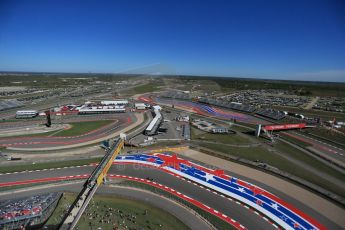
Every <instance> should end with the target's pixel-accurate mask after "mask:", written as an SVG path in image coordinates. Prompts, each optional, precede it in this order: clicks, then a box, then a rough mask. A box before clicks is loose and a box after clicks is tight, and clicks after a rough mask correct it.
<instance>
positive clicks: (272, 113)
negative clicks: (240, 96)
mask: <svg viewBox="0 0 345 230" xmlns="http://www.w3.org/2000/svg"><path fill="white" fill-rule="evenodd" d="M256 114H258V115H260V116H263V117H267V118H271V119H274V120H281V119H283V118H284V117H285V116H286V114H285V113H284V112H282V111H278V110H274V109H270V108H266V109H260V110H258V111H256Z"/></svg>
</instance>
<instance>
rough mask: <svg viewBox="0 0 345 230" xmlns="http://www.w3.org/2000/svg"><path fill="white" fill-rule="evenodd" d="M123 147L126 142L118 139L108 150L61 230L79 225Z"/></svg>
mask: <svg viewBox="0 0 345 230" xmlns="http://www.w3.org/2000/svg"><path fill="white" fill-rule="evenodd" d="M123 146H124V140H123V139H117V140H116V141H115V142H114V143H113V145H112V146H111V147H110V148H108V149H107V152H106V154H105V156H104V157H103V158H102V160H101V162H100V163H99V164H98V166H97V167H96V168H95V170H94V171H93V172H92V173H91V175H90V177H89V178H88V179H87V181H86V182H85V184H84V186H83V189H82V190H81V192H80V193H79V195H78V196H77V198H76V199H75V201H74V202H73V204H72V205H71V207H70V209H69V210H68V212H67V214H66V215H65V216H64V219H63V221H62V223H61V224H60V228H59V229H60V230H67V229H68V230H69V229H73V228H74V227H75V226H76V225H77V223H78V221H79V219H80V217H81V215H82V214H83V212H84V211H85V209H86V207H87V205H88V204H89V202H90V200H91V199H92V197H93V195H94V194H95V192H96V191H97V188H98V187H99V186H100V185H101V184H102V183H103V181H104V179H105V176H106V175H107V173H108V170H109V168H110V167H111V165H112V163H113V161H114V159H115V157H116V156H117V155H118V154H119V152H120V151H121V149H122V148H123Z"/></svg>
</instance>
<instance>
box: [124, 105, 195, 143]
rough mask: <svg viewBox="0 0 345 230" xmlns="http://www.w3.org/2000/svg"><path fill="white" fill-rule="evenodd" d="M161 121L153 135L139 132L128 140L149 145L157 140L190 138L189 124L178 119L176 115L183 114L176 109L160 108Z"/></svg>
mask: <svg viewBox="0 0 345 230" xmlns="http://www.w3.org/2000/svg"><path fill="white" fill-rule="evenodd" d="M161 114H162V115H163V122H162V123H161V125H160V127H159V129H158V132H157V134H156V135H153V136H145V135H144V134H139V135H137V136H136V137H134V138H133V139H131V140H130V142H131V143H132V144H134V145H141V146H145V145H150V144H153V143H156V142H157V141H176V140H188V139H190V126H189V122H185V121H178V120H176V119H177V117H181V116H185V115H186V114H181V113H179V112H177V111H173V110H166V109H165V108H163V109H162V111H161Z"/></svg>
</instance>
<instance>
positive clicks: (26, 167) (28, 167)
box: [0, 158, 101, 173]
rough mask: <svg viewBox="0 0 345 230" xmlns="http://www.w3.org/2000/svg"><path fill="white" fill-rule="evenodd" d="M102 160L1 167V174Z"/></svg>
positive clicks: (92, 161)
mask: <svg viewBox="0 0 345 230" xmlns="http://www.w3.org/2000/svg"><path fill="white" fill-rule="evenodd" d="M100 160H101V158H92V159H82V160H71V161H57V162H46V163H38V164H17V165H11V166H3V167H0V173H10V172H21V171H25V170H28V171H30V170H39V169H49V168H61V167H69V166H77V165H86V164H90V163H95V162H99V161H100Z"/></svg>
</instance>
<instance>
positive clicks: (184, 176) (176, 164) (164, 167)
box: [0, 153, 326, 229]
mask: <svg viewBox="0 0 345 230" xmlns="http://www.w3.org/2000/svg"><path fill="white" fill-rule="evenodd" d="M113 164H120V165H121V164H122V165H138V166H139V165H140V166H143V167H152V168H155V169H157V170H160V171H162V172H164V173H167V174H170V175H172V176H174V177H176V178H178V179H181V180H186V181H189V182H191V183H195V184H198V185H199V188H200V189H207V190H210V191H213V193H217V194H219V195H220V196H223V197H226V198H228V199H229V200H230V201H236V202H238V203H240V204H242V206H243V207H244V208H246V209H248V210H251V211H252V212H254V213H256V214H257V215H259V216H261V217H262V218H264V219H265V220H266V221H267V222H268V223H269V224H271V226H272V227H273V228H277V229H326V227H325V226H323V225H322V224H320V223H319V222H318V221H317V220H315V219H313V218H312V217H310V216H309V215H308V214H306V213H304V212H302V211H301V210H299V209H297V208H296V207H294V206H293V205H292V204H290V203H287V202H286V201H284V200H283V199H281V198H279V197H277V196H276V195H274V194H272V193H270V192H269V191H266V190H264V189H262V188H260V187H258V186H256V185H254V184H250V183H248V182H246V181H244V180H241V179H239V178H235V177H232V176H231V175H227V174H225V173H224V171H222V170H219V169H210V168H207V167H204V166H201V165H199V164H196V163H194V162H191V161H189V160H186V159H184V158H180V157H177V156H176V155H170V154H167V153H153V154H136V155H125V156H117V157H116V158H115V161H114V163H113ZM89 176H90V174H83V175H70V176H62V177H55V178H41V179H38V180H28V181H17V182H7V183H0V187H6V186H11V185H14V184H18V185H20V184H29V183H30V184H31V183H40V182H46V181H59V180H60V181H63V180H74V179H86V178H89ZM107 177H108V178H122V179H127V180H132V181H137V182H139V183H145V184H148V185H151V186H154V187H156V188H159V189H162V190H164V191H166V192H169V193H171V194H173V195H175V196H178V197H180V198H182V199H184V200H185V201H187V202H190V203H192V204H194V205H196V206H198V207H199V208H202V209H203V210H205V211H207V212H209V213H211V214H213V215H215V216H217V217H219V218H221V219H222V220H224V221H226V222H227V223H229V224H230V225H232V226H233V227H235V228H236V229H247V227H246V225H245V224H244V223H240V222H238V221H237V220H235V219H233V218H232V217H230V216H227V215H225V214H224V213H222V212H220V211H218V210H216V209H214V208H211V207H209V206H207V205H205V204H203V203H202V202H200V201H198V200H197V199H195V198H192V197H190V196H187V195H184V194H182V193H181V192H179V191H177V190H176V189H172V188H170V187H168V186H166V185H162V184H160V183H159V182H154V181H151V180H147V179H144V178H138V177H133V176H128V175H120V174H108V176H107Z"/></svg>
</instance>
